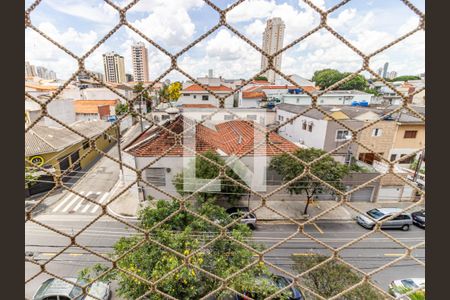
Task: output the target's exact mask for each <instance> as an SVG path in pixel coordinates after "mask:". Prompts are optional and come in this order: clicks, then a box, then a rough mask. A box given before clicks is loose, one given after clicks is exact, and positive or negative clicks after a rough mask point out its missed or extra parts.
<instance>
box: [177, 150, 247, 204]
mask: <svg viewBox="0 0 450 300" xmlns="http://www.w3.org/2000/svg"><path fill="white" fill-rule="evenodd" d="M202 155H203V156H204V157H206V158H208V159H209V160H211V161H213V162H216V163H217V164H219V165H222V166H223V165H225V161H224V159H223V158H221V157H220V156H219V154H217V153H216V152H213V151H206V152H205V153H203V154H202ZM194 172H195V173H194ZM187 174H189V175H191V174H195V177H196V178H199V179H214V178H216V177H217V176H219V174H220V168H219V166H217V165H215V164H213V163H211V162H209V161H208V160H206V159H205V158H203V157H202V156H200V155H197V156H196V158H195V165H194V161H192V162H191V164H190V165H189V166H188V168H187V169H185V170H183V172H181V173H179V174H177V175H176V176H175V178H174V185H175V188H176V189H177V192H178V193H179V194H180V195H186V194H189V193H191V191H195V190H197V189H198V188H200V186H197V183H196V182H194V178H189V177H188V175H187ZM185 175H186V176H185ZM226 175H227V176H229V177H230V178H233V179H234V180H236V181H238V182H240V183H241V184H244V182H243V181H242V179H241V178H240V177H239V176H238V175H237V174H236V173H235V172H234V171H233V170H231V169H230V168H227V171H226ZM185 177H186V178H185ZM185 179H187V180H189V182H185V181H184V180H185ZM217 183H218V182H217ZM245 193H246V190H245V189H244V188H243V187H241V186H239V185H238V184H236V183H235V182H233V181H231V180H229V179H227V178H221V179H220V192H212V191H211V192H201V193H199V194H198V196H199V199H200V200H207V199H217V198H218V196H223V197H225V198H226V199H228V200H230V201H236V200H239V199H240V198H241V197H242V196H243V195H244V194H245Z"/></svg>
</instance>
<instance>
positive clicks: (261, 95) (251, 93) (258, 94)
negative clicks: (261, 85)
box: [242, 92, 266, 99]
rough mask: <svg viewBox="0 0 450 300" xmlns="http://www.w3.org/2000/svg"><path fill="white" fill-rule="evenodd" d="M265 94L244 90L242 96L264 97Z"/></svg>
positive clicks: (247, 97)
mask: <svg viewBox="0 0 450 300" xmlns="http://www.w3.org/2000/svg"><path fill="white" fill-rule="evenodd" d="M265 95H266V94H265V93H264V92H242V98H246V99H253V98H262V97H264V96H265Z"/></svg>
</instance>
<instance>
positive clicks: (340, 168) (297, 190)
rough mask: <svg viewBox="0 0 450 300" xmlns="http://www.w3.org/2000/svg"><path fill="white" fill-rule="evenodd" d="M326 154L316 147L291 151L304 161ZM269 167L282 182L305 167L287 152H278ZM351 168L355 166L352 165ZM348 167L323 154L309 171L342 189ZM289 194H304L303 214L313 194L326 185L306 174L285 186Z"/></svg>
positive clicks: (320, 190)
mask: <svg viewBox="0 0 450 300" xmlns="http://www.w3.org/2000/svg"><path fill="white" fill-rule="evenodd" d="M324 154H326V152H325V151H323V150H321V149H317V148H308V149H299V150H297V151H296V152H294V153H293V155H294V156H296V157H297V158H299V159H301V160H302V161H304V162H311V161H313V160H315V159H316V158H318V157H320V156H322V155H324ZM270 167H271V168H273V169H274V170H275V171H277V173H278V174H280V175H281V176H282V177H283V181H284V182H289V181H291V180H293V179H294V178H296V177H298V176H299V175H301V174H302V173H303V171H304V169H305V167H304V165H303V164H302V163H301V162H299V161H298V160H296V159H295V158H293V157H291V156H290V155H289V154H287V153H283V154H280V155H278V156H276V157H274V158H273V159H272V161H271V162H270ZM352 168H356V169H357V167H355V166H353V167H352ZM349 171H350V168H349V167H348V166H347V165H344V164H341V163H339V162H337V161H335V160H334V159H333V158H332V157H330V156H325V157H323V158H322V159H320V160H319V161H317V162H316V163H314V164H313V165H312V166H311V173H312V174H314V175H315V176H317V177H318V178H320V179H321V180H323V181H325V182H327V183H328V184H329V185H331V186H333V187H334V188H336V189H338V190H342V191H343V190H344V189H345V187H344V185H343V184H342V178H343V177H344V176H345V175H347V174H348V173H349ZM287 189H288V191H289V192H290V193H291V194H306V197H307V202H306V205H305V210H304V214H307V213H308V206H309V204H310V201H311V199H312V197H313V196H315V195H317V194H318V193H321V192H323V191H326V189H327V187H326V186H324V185H323V184H322V183H321V182H320V181H317V180H316V179H314V178H313V177H312V176H311V175H306V176H304V177H302V178H300V179H298V180H296V181H294V182H292V183H291V184H289V185H288V187H287Z"/></svg>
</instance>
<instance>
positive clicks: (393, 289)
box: [389, 278, 425, 300]
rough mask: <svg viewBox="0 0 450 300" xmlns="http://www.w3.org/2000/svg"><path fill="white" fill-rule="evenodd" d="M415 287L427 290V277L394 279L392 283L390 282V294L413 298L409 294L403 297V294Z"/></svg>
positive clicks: (405, 299)
mask: <svg viewBox="0 0 450 300" xmlns="http://www.w3.org/2000/svg"><path fill="white" fill-rule="evenodd" d="M415 289H420V290H423V291H425V278H406V279H400V280H394V281H392V282H391V284H389V294H391V295H392V296H394V297H396V298H398V299H402V300H409V299H411V298H410V297H408V296H403V297H401V295H403V294H406V293H407V292H408V291H410V290H415Z"/></svg>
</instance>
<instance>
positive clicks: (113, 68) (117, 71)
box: [103, 51, 126, 83]
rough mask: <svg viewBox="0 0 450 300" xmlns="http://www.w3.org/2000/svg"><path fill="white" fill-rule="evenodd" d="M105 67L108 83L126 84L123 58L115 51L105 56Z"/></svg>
mask: <svg viewBox="0 0 450 300" xmlns="http://www.w3.org/2000/svg"><path fill="white" fill-rule="evenodd" d="M103 67H104V68H105V80H106V82H114V83H123V82H126V77H125V63H124V60H123V56H121V55H119V54H117V53H114V51H112V52H108V53H105V54H103Z"/></svg>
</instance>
